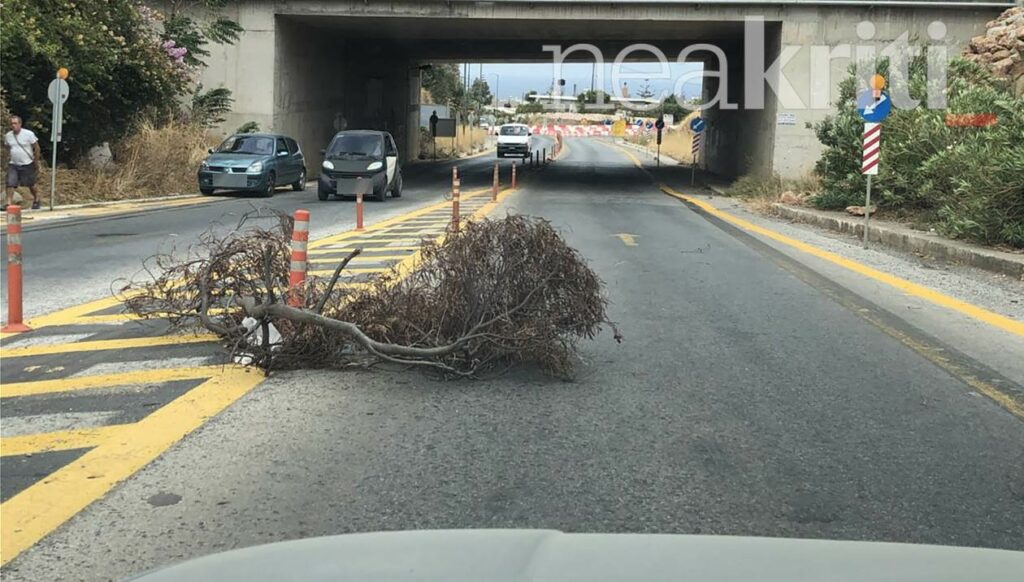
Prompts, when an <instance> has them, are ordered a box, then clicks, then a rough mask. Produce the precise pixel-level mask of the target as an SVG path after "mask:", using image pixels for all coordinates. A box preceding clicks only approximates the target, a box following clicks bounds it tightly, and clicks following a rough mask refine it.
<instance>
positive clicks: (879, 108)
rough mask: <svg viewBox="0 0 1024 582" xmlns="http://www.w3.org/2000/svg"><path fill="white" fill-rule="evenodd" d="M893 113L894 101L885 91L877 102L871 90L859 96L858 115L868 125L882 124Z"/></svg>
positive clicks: (862, 92)
mask: <svg viewBox="0 0 1024 582" xmlns="http://www.w3.org/2000/svg"><path fill="white" fill-rule="evenodd" d="M891 112H892V99H889V94H888V93H886V92H885V91H883V92H882V94H881V95H880V96H879V97H878V99H877V100H875V96H874V94H873V93H872V91H871V90H867V91H861V93H860V95H858V96H857V113H859V114H860V116H861V118H862V119H863V120H864V121H866V122H868V123H881V122H882V121H884V120H885V118H886V117H889V113H891Z"/></svg>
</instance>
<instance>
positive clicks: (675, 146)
mask: <svg viewBox="0 0 1024 582" xmlns="http://www.w3.org/2000/svg"><path fill="white" fill-rule="evenodd" d="M699 114H700V112H699V111H694V112H692V113H690V114H689V115H687V116H686V117H685V118H684V119H683V120H681V121H677V122H676V124H675V126H674V128H673V129H671V130H667V131H665V132H664V133H663V134H662V139H661V153H662V155H665V156H668V157H670V158H672V159H673V160H676V161H677V162H681V163H684V164H690V163H693V154H692V153H691V148H692V147H693V134H691V133H690V130H689V127H690V119H692V118H694V117H697V116H698V115H699ZM654 136H655V133H654V132H653V131H652V132H651V133H647V134H637V135H633V136H628V137H627V138H626V139H627V140H628V141H631V142H633V143H635V144H638V145H642V146H644V147H646V148H647V149H648V150H650V151H651V152H652V153H653V152H654V151H656V149H657V147H658V146H657V143H656V142H655V138H654Z"/></svg>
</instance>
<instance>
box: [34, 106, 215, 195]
mask: <svg viewBox="0 0 1024 582" xmlns="http://www.w3.org/2000/svg"><path fill="white" fill-rule="evenodd" d="M215 141H216V140H213V141H211V139H210V138H208V137H207V136H206V132H205V130H203V129H202V128H197V127H193V126H190V125H168V126H164V127H155V126H153V125H151V124H143V125H142V126H141V127H140V128H139V130H138V131H136V132H135V133H134V134H132V135H131V136H129V137H128V138H127V139H126V140H124V141H123V142H122V143H120V144H116V145H113V146H112V149H113V150H114V151H113V153H114V160H115V161H114V163H113V164H112V165H111V166H109V167H107V168H103V169H97V168H88V167H81V168H75V169H68V168H64V167H60V166H58V170H57V197H56V201H57V204H80V203H85V202H100V201H107V200H133V199H139V198H152V197H156V196H169V195H174V194H191V193H194V192H196V190H197V186H196V170H197V169H198V168H199V163H200V162H201V161H202V160H203V158H205V157H206V155H207V153H206V151H207V149H208V148H209V147H210V146H212V145H214V142H215ZM38 184H39V192H40V196H41V197H42V198H44V199H46V198H47V197H48V195H49V191H50V168H49V164H42V165H41V167H40V168H39V182H38ZM23 195H27V193H24V194H23Z"/></svg>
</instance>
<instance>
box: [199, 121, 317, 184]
mask: <svg viewBox="0 0 1024 582" xmlns="http://www.w3.org/2000/svg"><path fill="white" fill-rule="evenodd" d="M287 185H291V187H292V189H293V190H295V191H296V192H300V191H302V190H305V189H306V160H305V158H304V157H303V155H302V150H300V149H299V144H298V143H296V142H295V140H294V139H292V138H290V137H287V136H284V135H277V134H269V133H243V134H236V135H233V136H231V137H229V138H227V139H226V140H224V143H222V144H220V145H219V146H217V147H216V148H214V149H211V150H210V156H209V157H207V158H206V159H205V160H203V163H202V164H201V165H200V166H199V191H200V192H201V193H203V194H205V195H207V196H209V195H210V194H213V192H214V191H215V190H236V191H238V190H241V191H249V192H256V193H258V194H260V195H261V196H267V197H269V196H272V195H273V194H274V190H275V189H276V188H277V187H278V186H287Z"/></svg>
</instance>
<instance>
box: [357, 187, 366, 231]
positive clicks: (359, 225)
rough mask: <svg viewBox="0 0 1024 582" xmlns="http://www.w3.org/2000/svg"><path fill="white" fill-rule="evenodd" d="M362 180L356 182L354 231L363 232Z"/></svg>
mask: <svg viewBox="0 0 1024 582" xmlns="http://www.w3.org/2000/svg"><path fill="white" fill-rule="evenodd" d="M363 190H365V188H364V187H363V180H362V178H360V179H358V180H356V230H363Z"/></svg>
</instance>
